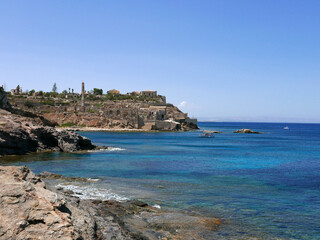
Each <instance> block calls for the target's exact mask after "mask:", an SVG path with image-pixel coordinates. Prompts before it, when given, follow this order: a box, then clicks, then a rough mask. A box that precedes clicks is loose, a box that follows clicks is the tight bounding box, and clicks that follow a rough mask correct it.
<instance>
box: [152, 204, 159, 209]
mask: <svg viewBox="0 0 320 240" xmlns="http://www.w3.org/2000/svg"><path fill="white" fill-rule="evenodd" d="M152 207H154V208H158V209H161V206H160V205H158V204H155V205H153V206H152Z"/></svg>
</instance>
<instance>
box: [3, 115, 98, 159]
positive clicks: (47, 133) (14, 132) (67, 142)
mask: <svg viewBox="0 0 320 240" xmlns="http://www.w3.org/2000/svg"><path fill="white" fill-rule="evenodd" d="M94 148H95V146H94V145H93V144H92V143H91V141H90V140H89V139H87V138H85V137H81V136H80V135H79V134H77V133H76V132H73V131H67V130H56V129H55V128H53V127H49V126H45V125H43V124H42V122H41V120H40V119H39V118H28V117H23V116H20V115H16V114H13V113H10V112H8V111H6V110H3V109H0V155H10V154H26V153H29V152H37V151H47V150H51V151H63V152H74V151H79V150H89V149H94Z"/></svg>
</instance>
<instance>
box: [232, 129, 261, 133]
mask: <svg viewBox="0 0 320 240" xmlns="http://www.w3.org/2000/svg"><path fill="white" fill-rule="evenodd" d="M233 133H253V134H262V132H257V131H253V130H251V129H239V130H237V131H234V132H233Z"/></svg>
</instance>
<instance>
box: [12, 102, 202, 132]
mask: <svg viewBox="0 0 320 240" xmlns="http://www.w3.org/2000/svg"><path fill="white" fill-rule="evenodd" d="M10 100H11V102H12V104H13V105H14V106H16V107H18V108H22V109H24V110H27V111H31V112H33V113H36V114H40V115H42V116H43V117H44V118H45V119H47V120H50V121H53V122H55V123H56V124H57V125H61V126H85V127H97V128H106V129H145V130H168V131H174V130H192V129H197V121H196V120H192V119H190V118H189V117H188V116H187V114H185V113H183V112H182V111H180V110H179V109H178V108H177V107H175V106H174V105H172V104H166V103H159V102H148V101H134V100H114V101H111V100H86V102H85V106H84V108H82V107H81V104H80V103H79V101H77V100H74V99H73V100H66V99H61V98H60V99H58V98H57V99H55V100H51V101H49V100H48V99H41V98H35V97H33V98H21V97H20V98H12V99H10Z"/></svg>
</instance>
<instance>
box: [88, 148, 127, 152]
mask: <svg viewBox="0 0 320 240" xmlns="http://www.w3.org/2000/svg"><path fill="white" fill-rule="evenodd" d="M124 150H125V149H124V148H119V147H108V148H107V149H98V150H89V151H88V152H114V151H124Z"/></svg>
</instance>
